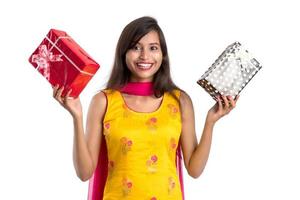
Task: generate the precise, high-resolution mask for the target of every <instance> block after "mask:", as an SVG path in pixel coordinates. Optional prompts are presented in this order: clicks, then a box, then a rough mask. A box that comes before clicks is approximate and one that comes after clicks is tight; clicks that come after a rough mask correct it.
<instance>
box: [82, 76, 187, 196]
mask: <svg viewBox="0 0 300 200" xmlns="http://www.w3.org/2000/svg"><path fill="white" fill-rule="evenodd" d="M121 92H124V93H128V94H134V95H141V96H147V95H152V94H153V85H152V82H130V83H127V85H126V86H125V87H123V88H122V89H121ZM175 164H176V169H177V174H178V175H179V181H180V188H181V193H182V200H184V186H183V172H182V154H181V147H180V143H179V145H178V147H177V149H176V159H175ZM107 167H108V158H107V147H106V142H105V138H104V137H102V141H101V148H100V152H99V159H98V164H97V167H96V169H95V172H94V174H93V176H92V177H91V178H90V180H89V190H88V200H103V193H104V187H105V183H106V178H107V173H108V168H107Z"/></svg>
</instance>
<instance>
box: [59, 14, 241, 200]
mask: <svg viewBox="0 0 300 200" xmlns="http://www.w3.org/2000/svg"><path fill="white" fill-rule="evenodd" d="M63 89H64V88H63V87H60V86H56V87H55V88H54V89H53V97H54V98H55V99H56V100H57V101H58V102H59V103H60V104H61V105H62V106H63V107H64V108H65V109H67V110H68V111H69V112H70V114H71V115H72V117H73V123H74V146H73V160H74V167H75V170H76V173H77V176H78V177H79V178H80V179H81V180H82V181H86V180H90V194H89V199H104V200H120V199H134V200H136V199H149V200H155V199H168V200H169V199H174V200H179V199H183V198H184V197H183V185H182V179H180V177H179V175H178V174H179V172H178V170H179V169H178V167H177V169H176V162H177V164H180V160H179V162H178V158H177V157H176V152H178V153H179V154H177V155H180V153H181V151H180V147H181V150H182V153H183V160H184V164H185V168H186V170H187V172H188V174H189V175H190V176H192V177H193V178H197V177H199V176H200V175H201V173H202V172H203V170H204V167H205V165H206V162H207V159H208V156H209V151H210V147H211V141H212V133H213V127H214V125H215V123H216V122H217V121H218V120H219V119H220V118H221V117H223V116H224V115H226V114H228V113H229V112H230V111H231V110H232V109H233V108H234V107H235V105H236V101H237V99H236V100H233V99H232V98H231V97H229V96H228V97H224V96H222V97H220V98H219V99H218V102H217V103H216V104H215V105H214V106H213V107H212V108H211V109H209V111H208V113H207V116H206V121H205V125H204V129H203V133H202V136H201V139H200V142H199V143H198V142H197V137H196V133H195V119H194V109H193V105H192V101H191V98H190V97H189V96H188V94H187V93H185V92H184V91H182V90H181V89H179V88H178V87H177V86H176V85H175V84H174V83H173V82H172V79H171V76H170V67H169V58H168V51H167V45H166V41H165V38H164V35H163V32H162V30H161V29H160V27H159V25H158V24H157V21H156V20H155V19H153V18H151V17H142V18H138V19H136V20H134V21H132V22H131V23H129V24H128V25H127V26H126V27H125V28H124V30H123V32H122V34H121V36H120V38H119V41H118V44H117V48H116V54H115V61H114V65H113V69H112V73H111V76H110V79H109V81H108V84H107V88H106V89H105V90H103V91H101V92H99V93H97V94H96V95H95V96H94V97H93V98H92V100H91V104H90V107H89V111H88V116H87V124H86V130H85V131H84V128H83V116H82V106H81V103H80V99H79V98H76V99H70V98H68V97H69V94H70V92H71V91H68V93H67V95H66V96H65V97H62V95H61V94H62V91H63ZM221 98H222V99H223V101H224V104H222V102H221ZM99 171H101V172H99ZM179 171H180V170H179ZM99 176H100V177H99ZM101 176H102V178H101Z"/></svg>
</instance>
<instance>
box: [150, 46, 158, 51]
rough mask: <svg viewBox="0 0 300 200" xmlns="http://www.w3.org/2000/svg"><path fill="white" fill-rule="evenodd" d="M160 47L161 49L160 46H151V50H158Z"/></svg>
mask: <svg viewBox="0 0 300 200" xmlns="http://www.w3.org/2000/svg"><path fill="white" fill-rule="evenodd" d="M158 49H159V48H158V46H151V47H150V50H151V51H155V50H158Z"/></svg>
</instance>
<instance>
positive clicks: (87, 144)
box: [53, 88, 107, 181]
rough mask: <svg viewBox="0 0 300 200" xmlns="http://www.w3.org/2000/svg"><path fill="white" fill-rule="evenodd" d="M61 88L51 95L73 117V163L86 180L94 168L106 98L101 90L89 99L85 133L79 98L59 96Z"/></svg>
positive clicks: (96, 160)
mask: <svg viewBox="0 0 300 200" xmlns="http://www.w3.org/2000/svg"><path fill="white" fill-rule="evenodd" d="M62 90H63V89H59V90H57V88H54V94H53V96H54V97H55V99H56V100H57V101H59V103H60V104H61V105H62V106H63V107H64V108H65V109H67V110H68V111H69V112H70V114H71V115H72V117H73V124H74V138H73V164H74V168H75V170H76V174H77V176H78V177H79V178H80V179H81V180H82V181H87V180H88V179H90V178H91V176H92V175H93V172H94V170H95V169H96V166H97V163H98V157H99V150H100V145H101V137H102V121H103V117H104V115H105V111H106V106H107V100H106V96H105V94H104V93H103V92H99V93H97V94H96V95H95V96H94V97H93V98H92V100H91V103H90V106H89V110H88V115H87V122H86V134H85V133H84V128H83V116H82V109H81V103H80V100H79V98H76V99H69V98H68V95H69V94H70V92H68V94H67V95H66V98H63V97H61V93H62Z"/></svg>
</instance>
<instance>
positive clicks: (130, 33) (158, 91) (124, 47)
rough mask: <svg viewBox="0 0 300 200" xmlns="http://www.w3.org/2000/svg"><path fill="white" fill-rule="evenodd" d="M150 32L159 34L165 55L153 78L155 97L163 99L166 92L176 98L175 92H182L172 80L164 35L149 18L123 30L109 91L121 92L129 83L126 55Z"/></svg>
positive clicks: (136, 21)
mask: <svg viewBox="0 0 300 200" xmlns="http://www.w3.org/2000/svg"><path fill="white" fill-rule="evenodd" d="M150 31H156V32H157V33H158V36H159V42H160V45H161V50H162V55H163V59H162V63H161V66H160V68H159V70H158V71H157V72H156V73H155V75H154V78H153V86H154V94H155V96H156V97H161V96H162V95H163V94H164V92H170V93H171V95H172V96H174V97H175V95H174V93H173V90H174V89H178V90H181V89H179V88H178V87H177V86H176V85H175V84H174V83H173V81H172V79H171V74H170V63H169V56H168V49H167V44H166V40H165V37H164V34H163V32H162V30H161V28H160V27H159V25H158V23H157V21H156V19H154V18H152V17H148V16H145V17H141V18H138V19H135V20H134V21H132V22H130V23H129V24H128V25H127V26H126V27H125V28H124V29H123V31H122V33H121V35H120V38H119V41H118V44H117V47H116V53H115V60H114V64H113V69H112V72H111V75H110V78H109V80H108V83H107V86H106V88H107V89H114V90H119V89H121V88H122V87H123V86H124V85H126V83H128V82H129V79H130V75H131V72H130V71H129V69H128V68H127V66H126V62H125V56H126V53H127V51H128V50H130V49H131V48H133V47H134V46H135V45H136V44H137V43H138V41H139V40H140V39H141V38H142V37H143V36H145V35H146V34H147V33H149V32H150ZM176 99H177V98H176Z"/></svg>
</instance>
